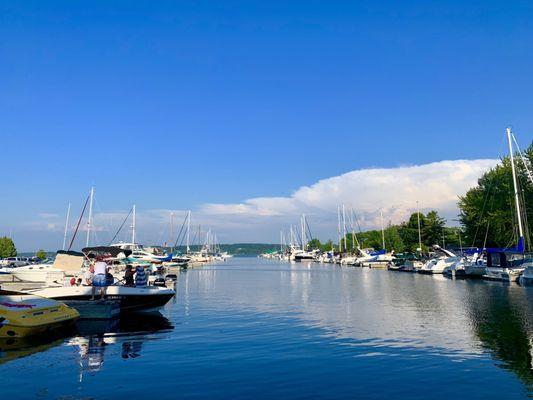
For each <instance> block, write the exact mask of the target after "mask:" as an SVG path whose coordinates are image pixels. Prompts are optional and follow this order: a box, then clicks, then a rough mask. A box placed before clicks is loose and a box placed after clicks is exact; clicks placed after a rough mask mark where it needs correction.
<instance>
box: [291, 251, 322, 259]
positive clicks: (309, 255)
mask: <svg viewBox="0 0 533 400" xmlns="http://www.w3.org/2000/svg"><path fill="white" fill-rule="evenodd" d="M316 256H317V250H311V251H305V250H298V251H297V252H296V253H295V254H294V261H315V258H316Z"/></svg>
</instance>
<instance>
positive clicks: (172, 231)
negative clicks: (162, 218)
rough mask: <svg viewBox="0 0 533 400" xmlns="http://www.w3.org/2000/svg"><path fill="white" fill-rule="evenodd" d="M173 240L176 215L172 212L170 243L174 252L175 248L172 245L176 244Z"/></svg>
mask: <svg viewBox="0 0 533 400" xmlns="http://www.w3.org/2000/svg"><path fill="white" fill-rule="evenodd" d="M173 238H174V213H173V212H171V213H170V241H169V243H170V244H171V246H172V251H174V246H173V245H172V243H174V241H173V240H172V239H173Z"/></svg>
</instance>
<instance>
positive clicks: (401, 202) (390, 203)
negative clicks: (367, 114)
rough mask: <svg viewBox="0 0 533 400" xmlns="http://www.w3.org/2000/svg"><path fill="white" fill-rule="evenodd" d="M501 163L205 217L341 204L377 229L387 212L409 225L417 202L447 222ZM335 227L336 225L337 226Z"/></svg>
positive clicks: (354, 177) (375, 172)
mask: <svg viewBox="0 0 533 400" xmlns="http://www.w3.org/2000/svg"><path fill="white" fill-rule="evenodd" d="M497 162H498V160H455V161H439V162H434V163H430V164H424V165H412V166H400V167H397V168H369V169H361V170H356V171H351V172H348V173H346V174H343V175H340V176H335V177H332V178H328V179H323V180H321V181H318V182H317V183H315V184H313V185H310V186H303V187H300V188H299V189H297V190H296V191H295V192H294V193H293V194H292V195H291V196H288V197H261V198H254V199H249V200H246V201H244V202H242V203H237V204H207V205H205V206H203V207H202V208H201V209H200V211H201V212H202V213H205V214H208V215H212V216H217V215H234V216H241V217H242V216H253V217H258V216H262V217H274V216H291V215H294V214H298V213H303V212H306V213H309V214H311V215H316V216H317V217H318V218H320V216H321V214H324V213H328V214H329V213H331V212H334V211H335V210H336V208H337V206H338V205H339V204H345V205H346V206H347V207H349V208H353V209H354V210H355V211H356V212H357V214H358V215H360V219H361V221H362V222H363V224H364V225H366V226H368V227H373V225H374V226H375V225H376V224H377V218H376V215H377V214H379V210H383V212H384V213H385V214H386V217H387V220H390V221H392V222H400V221H402V220H404V219H405V218H406V217H407V216H408V215H409V214H410V213H411V212H412V210H413V209H416V202H417V201H418V202H419V204H420V206H421V207H422V208H423V209H436V210H438V211H440V212H441V213H443V214H444V215H446V216H448V217H449V216H452V215H455V214H456V213H457V199H458V196H459V195H462V194H464V193H465V192H466V191H467V190H468V189H469V188H471V187H472V186H474V185H475V184H476V181H477V179H478V178H479V177H480V176H481V174H482V173H483V172H484V171H486V170H487V169H489V168H491V167H493V166H494V165H495V164H496V163H497ZM332 222H333V221H332Z"/></svg>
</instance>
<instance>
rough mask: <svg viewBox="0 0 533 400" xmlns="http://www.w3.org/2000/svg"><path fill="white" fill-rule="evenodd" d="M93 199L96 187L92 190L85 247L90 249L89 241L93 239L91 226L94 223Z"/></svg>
mask: <svg viewBox="0 0 533 400" xmlns="http://www.w3.org/2000/svg"><path fill="white" fill-rule="evenodd" d="M93 197H94V187H92V188H91V198H90V201H89V218H88V219H87V240H86V241H85V247H89V239H90V237H91V225H92V223H93Z"/></svg>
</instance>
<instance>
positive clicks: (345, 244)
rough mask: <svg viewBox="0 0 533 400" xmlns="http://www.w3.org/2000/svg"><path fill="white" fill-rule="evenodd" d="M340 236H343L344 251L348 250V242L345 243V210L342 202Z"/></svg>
mask: <svg viewBox="0 0 533 400" xmlns="http://www.w3.org/2000/svg"><path fill="white" fill-rule="evenodd" d="M342 237H343V238H344V251H347V250H348V244H347V243H346V210H345V208H344V204H343V205H342Z"/></svg>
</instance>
